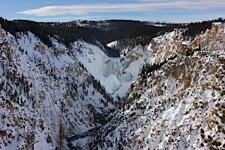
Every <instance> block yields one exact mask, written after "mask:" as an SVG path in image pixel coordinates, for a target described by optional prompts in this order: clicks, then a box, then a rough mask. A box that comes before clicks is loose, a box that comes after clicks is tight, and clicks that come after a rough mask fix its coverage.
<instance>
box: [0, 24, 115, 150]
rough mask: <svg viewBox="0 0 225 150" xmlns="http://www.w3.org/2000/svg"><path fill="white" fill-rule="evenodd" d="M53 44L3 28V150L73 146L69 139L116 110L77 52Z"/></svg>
mask: <svg viewBox="0 0 225 150" xmlns="http://www.w3.org/2000/svg"><path fill="white" fill-rule="evenodd" d="M52 42H53V43H54V48H49V47H47V46H46V45H44V44H43V43H42V42H41V41H40V40H39V39H38V38H37V37H35V35H33V34H32V33H30V32H25V33H18V34H17V38H15V37H14V36H12V35H11V34H10V33H7V32H6V31H4V29H2V28H0V53H1V55H0V116H1V117H0V149H4V150H7V149H8V150H12V149H37V150H39V149H46V150H47V149H55V148H56V147H58V148H59V149H68V147H67V142H66V139H67V138H69V137H72V136H77V135H80V134H82V133H84V132H87V131H89V130H93V129H95V128H98V127H99V126H101V125H102V123H101V122H99V121H98V120H99V119H98V118H99V117H101V116H104V115H106V114H108V113H110V112H111V111H113V110H114V109H115V107H114V106H113V105H112V104H111V103H110V102H109V101H110V100H111V98H110V96H109V95H108V94H107V92H106V91H105V90H104V88H103V87H102V86H101V85H100V84H99V82H98V81H97V80H95V79H94V77H93V76H92V75H90V74H89V73H88V71H87V70H86V69H84V68H83V67H82V65H80V63H79V61H78V59H77V58H76V53H74V51H73V50H70V49H68V48H66V47H65V46H64V45H61V44H59V43H58V42H57V41H56V40H54V39H52ZM77 146H79V145H77Z"/></svg>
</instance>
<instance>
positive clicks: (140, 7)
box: [18, 0, 225, 16]
mask: <svg viewBox="0 0 225 150" xmlns="http://www.w3.org/2000/svg"><path fill="white" fill-rule="evenodd" d="M138 1H139V3H132V4H131V3H127V4H126V3H124V4H107V3H105V4H93V5H72V6H46V7H42V8H38V9H32V10H25V11H21V12H18V13H20V14H26V15H35V16H57V15H66V14H68V15H76V16H84V15H87V14H90V13H106V12H112V13H113V12H142V11H149V10H153V9H159V8H173V9H176V8H180V9H195V10H208V9H214V8H225V1H224V0H173V1H171V0H159V1H156V0H138ZM140 1H142V2H140Z"/></svg>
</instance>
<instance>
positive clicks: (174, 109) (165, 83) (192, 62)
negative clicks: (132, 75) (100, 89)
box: [86, 23, 225, 150]
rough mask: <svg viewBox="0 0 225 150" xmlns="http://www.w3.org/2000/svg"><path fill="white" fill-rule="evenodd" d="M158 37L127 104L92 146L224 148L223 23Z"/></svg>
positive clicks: (114, 147) (106, 147)
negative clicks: (189, 35) (188, 37)
mask: <svg viewBox="0 0 225 150" xmlns="http://www.w3.org/2000/svg"><path fill="white" fill-rule="evenodd" d="M181 33H182V32H181V31H179V30H176V31H174V32H171V33H167V34H165V35H163V36H160V37H157V38H154V39H153V40H152V41H151V43H150V45H149V47H148V49H149V51H150V57H149V61H148V62H149V63H148V64H146V65H144V66H143V68H142V69H141V71H140V73H139V77H138V79H137V80H136V81H135V83H133V84H132V87H131V88H132V89H131V92H130V94H129V96H128V99H127V104H126V105H125V106H124V108H123V109H122V110H121V112H119V113H118V114H117V115H116V116H115V117H114V118H112V120H111V121H110V122H109V123H108V124H106V125H105V126H103V127H102V128H101V129H100V131H103V132H101V133H99V134H98V135H96V137H95V138H93V139H92V141H91V142H90V143H89V144H88V145H87V147H86V148H89V149H107V150H108V149H224V148H225V140H224V138H225V120H224V119H225V76H224V75H225V50H224V49H225V47H224V44H225V40H224V38H225V25H224V24H223V23H213V25H212V29H210V30H207V31H205V32H204V33H202V34H200V35H199V36H197V37H196V38H195V39H194V41H184V40H183V39H182V34H181Z"/></svg>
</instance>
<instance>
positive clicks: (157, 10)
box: [0, 0, 225, 23]
mask: <svg viewBox="0 0 225 150" xmlns="http://www.w3.org/2000/svg"><path fill="white" fill-rule="evenodd" d="M0 3H1V5H0V16H1V17H3V18H6V19H9V20H13V19H27V20H34V21H44V22H46V21H72V20H106V19H131V20H141V21H165V22H177V23H183V22H194V21H203V20H211V19H216V18H219V17H222V18H225V0H98V1H97V0H85V1H84V0H33V1H31V0H0Z"/></svg>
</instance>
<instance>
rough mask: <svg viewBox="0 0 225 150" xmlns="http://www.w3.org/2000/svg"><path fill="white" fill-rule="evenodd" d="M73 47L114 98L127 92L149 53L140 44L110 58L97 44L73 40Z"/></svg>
mask: <svg viewBox="0 0 225 150" xmlns="http://www.w3.org/2000/svg"><path fill="white" fill-rule="evenodd" d="M73 48H74V49H75V52H77V56H78V57H77V58H78V59H79V61H80V62H81V63H82V64H83V65H84V66H85V68H86V69H87V70H88V71H89V72H90V73H91V74H92V75H93V76H94V77H95V78H96V79H97V80H99V81H100V82H101V84H102V85H103V86H104V87H105V88H106V91H107V92H108V93H110V94H111V95H112V96H113V97H114V98H118V97H120V98H122V97H124V96H125V95H126V94H127V92H128V89H129V86H130V83H131V82H133V81H135V80H136V79H137V76H138V72H139V70H140V67H141V66H142V65H143V64H144V63H145V61H146V60H147V59H146V58H147V57H148V55H149V51H148V50H147V49H146V47H142V46H140V45H139V46H136V47H134V48H127V49H126V50H123V51H125V54H124V55H122V56H121V57H119V58H110V57H108V56H106V55H105V53H104V52H103V51H102V50H101V49H100V48H98V47H97V46H94V45H91V44H88V43H85V42H82V41H78V42H75V43H74V44H73Z"/></svg>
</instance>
